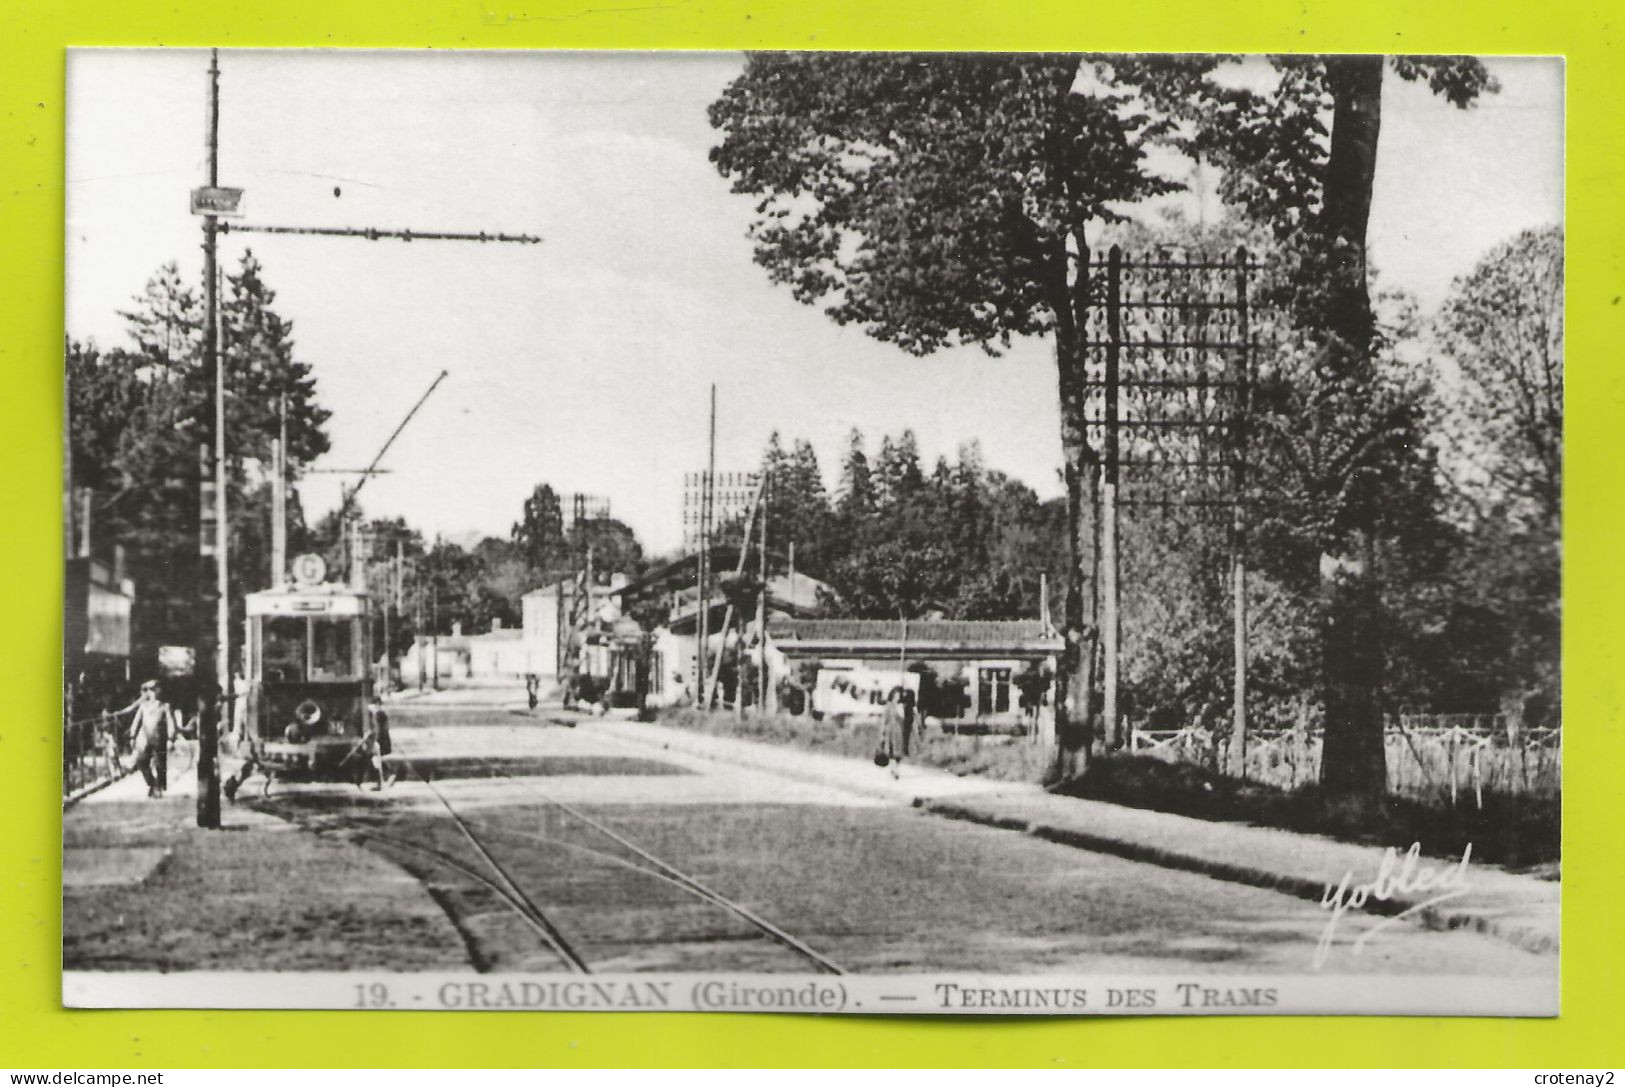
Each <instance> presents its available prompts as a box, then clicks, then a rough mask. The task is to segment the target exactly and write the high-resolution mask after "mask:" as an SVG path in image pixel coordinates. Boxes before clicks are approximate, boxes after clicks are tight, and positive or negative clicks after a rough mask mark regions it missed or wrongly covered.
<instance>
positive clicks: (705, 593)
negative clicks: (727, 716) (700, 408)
mask: <svg viewBox="0 0 1625 1087" xmlns="http://www.w3.org/2000/svg"><path fill="white" fill-rule="evenodd" d="M709 450H710V452H709V454H708V456H707V459H706V464H705V479H704V480H703V481H702V483H701V490H700V564H699V609H700V612H699V616H698V628H697V629H698V634H699V640H698V643H697V645H696V646H695V658H694V660H695V667H696V670H697V672H698V675H697V676H696V679H697V680H698V681H699V690H698V692H697V693H698V694H699V698H700V705H701V706H703V707H705V708H707V709H709V708H710V706H711V699H710V691H709V690H708V689H707V683H706V677H707V676H709V675H710V672H709V671H708V670H707V668H706V656H707V648H706V642H707V641H709V640H710V637H711V501H712V496H713V491H712V487H713V485H714V484H715V482H716V475H717V386H716V383H715V382H712V384H711V438H710V445H709Z"/></svg>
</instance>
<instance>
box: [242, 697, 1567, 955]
mask: <svg viewBox="0 0 1625 1087" xmlns="http://www.w3.org/2000/svg"><path fill="white" fill-rule="evenodd" d="M391 714H392V722H393V728H392V731H393V735H394V739H395V744H396V748H397V753H398V754H400V755H402V756H404V757H405V759H407V760H408V761H409V763H410V765H411V766H412V767H413V768H415V769H416V770H418V771H421V773H422V775H423V776H424V777H427V778H428V779H429V780H430V781H432V782H433V784H432V785H430V784H428V783H426V782H425V781H424V780H423V779H422V778H421V777H418V776H415V775H413V774H411V773H407V774H404V775H403V777H402V780H400V781H398V782H397V783H396V784H395V785H393V786H391V787H390V788H388V789H386V790H384V791H382V792H379V793H373V792H362V791H358V790H357V789H355V788H354V787H352V786H339V785H300V786H283V785H280V784H279V785H278V786H276V787H275V788H274V789H273V790H272V791H271V792H270V794H269V795H267V796H263V797H262V796H261V795H260V794H259V790H258V789H257V788H250V789H248V790H245V793H244V796H243V797H242V801H243V802H245V803H250V804H253V805H254V806H255V807H257V808H260V809H261V810H263V811H265V812H268V813H272V814H276V815H279V816H281V817H284V818H287V819H291V820H293V821H295V822H297V823H300V824H302V825H305V826H307V827H309V828H311V829H315V830H320V831H323V832H325V833H330V834H339V835H343V836H346V837H349V838H351V839H352V840H355V841H357V842H359V843H360V844H362V845H364V846H365V847H367V848H368V849H371V850H374V851H376V852H378V853H380V854H381V855H383V856H385V857H388V858H389V859H390V860H392V861H394V862H395V863H398V864H400V865H401V866H402V867H403V868H405V869H406V870H407V871H409V872H411V873H412V874H413V875H414V876H416V877H417V878H419V879H420V880H422V881H424V882H425V884H426V885H428V886H429V888H430V890H431V892H432V893H433V894H434V896H435V899H436V901H438V902H439V903H440V904H441V906H442V907H443V908H444V909H445V910H446V912H447V913H448V914H449V915H450V916H451V918H452V920H453V921H454V922H455V924H456V925H457V927H458V929H459V931H460V933H461V935H462V937H463V941H464V944H465V946H466V947H467V949H468V954H469V957H470V960H471V961H472V963H473V964H474V965H475V966H476V967H478V968H480V969H486V970H497V971H507V970H524V971H549V970H562V969H565V968H566V965H565V963H564V962H563V961H562V960H561V958H560V956H559V955H558V953H557V952H555V951H554V950H551V949H550V948H549V947H548V946H547V942H546V941H545V940H544V939H542V938H539V936H538V932H537V930H536V926H535V925H534V924H531V923H529V922H527V921H526V920H525V919H524V918H523V917H521V916H520V913H519V912H517V911H516V910H515V909H514V908H512V907H511V906H509V905H508V904H506V903H505V902H504V901H503V900H502V895H501V894H500V893H499V892H497V891H496V890H493V888H491V887H490V886H489V885H487V884H485V883H482V882H481V881H480V880H479V879H477V878H475V877H474V876H472V875H471V874H470V873H469V872H468V871H467V870H459V869H457V868H455V867H452V866H450V865H448V864H447V863H445V862H444V860H443V859H441V858H438V857H437V856H436V853H437V852H438V853H439V854H443V855H445V854H449V855H455V856H458V857H462V858H465V861H466V863H467V864H468V865H469V866H470V867H472V868H474V869H475V870H477V871H482V872H483V871H487V869H486V868H485V867H484V865H483V864H482V863H481V862H480V861H478V860H477V859H476V854H475V852H474V849H473V847H471V846H470V844H469V841H468V837H467V834H468V833H472V834H474V835H475V836H476V837H478V838H479V839H480V840H481V842H482V843H483V844H484V845H485V847H486V848H487V849H489V850H490V852H491V854H492V856H494V857H495V858H497V859H498V860H499V861H500V862H501V864H502V865H503V867H504V868H506V869H507V870H508V871H509V872H510V873H511V876H512V879H513V882H514V884H515V885H517V886H518V887H519V888H520V889H521V890H522V893H523V894H524V895H525V896H526V897H528V898H529V899H530V901H531V902H533V903H534V905H535V906H536V907H537V909H538V910H540V911H541V913H543V914H545V915H546V918H547V919H548V922H549V923H550V924H551V925H552V926H553V927H554V929H555V930H556V932H557V933H558V934H559V935H560V936H561V937H562V938H563V939H565V940H566V941H567V943H568V944H569V945H570V947H571V948H572V949H573V950H574V951H576V952H577V953H579V955H580V956H581V958H582V959H583V960H584V961H585V962H586V963H587V964H588V965H589V966H590V968H591V969H592V970H594V971H716V972H723V971H727V972H779V971H786V972H797V973H805V972H809V971H810V970H812V969H815V967H814V965H813V964H812V962H811V961H810V960H809V959H808V958H807V957H806V956H805V955H803V954H802V953H800V952H798V951H796V950H794V949H793V948H791V947H788V946H786V945H785V943H783V942H781V941H777V940H775V939H773V938H771V937H769V936H767V935H765V934H764V932H763V930H762V929H761V928H760V927H758V926H757V925H755V924H753V923H752V922H751V921H749V920H748V919H747V918H746V917H745V916H742V915H741V913H740V912H731V911H730V910H729V909H726V908H723V907H722V906H719V905H718V904H716V902H715V901H710V900H707V899H706V898H705V897H702V896H701V895H699V894H697V893H696V892H695V891H694V890H693V889H692V888H691V887H684V886H680V885H679V882H680V881H677V880H674V879H671V878H664V879H663V878H660V877H658V876H652V875H650V874H649V872H648V871H647V867H648V866H647V864H646V863H644V862H643V861H642V860H641V859H640V855H639V854H638V853H635V852H633V851H632V849H630V848H629V846H628V843H630V844H631V845H635V846H637V847H640V848H641V849H642V850H643V851H644V853H646V854H648V855H652V856H654V857H657V858H659V859H660V860H661V861H663V862H665V863H666V864H667V865H669V866H670V867H671V869H674V870H676V871H677V872H678V873H680V874H681V875H683V876H686V877H690V878H692V879H693V880H694V881H697V882H698V883H699V884H700V885H702V886H703V887H704V888H706V889H709V890H710V891H711V892H714V893H715V894H716V895H717V896H720V897H722V898H724V899H726V900H728V901H729V902H731V903H735V904H737V905H738V906H739V907H741V908H742V910H743V911H746V912H748V914H749V915H751V916H754V917H757V918H761V919H763V920H765V921H768V922H771V923H772V924H773V925H775V926H777V927H778V928H779V929H780V930H782V931H783V932H785V933H788V934H789V935H791V936H793V937H794V938H796V939H797V940H799V941H801V942H802V943H803V944H805V945H806V946H807V947H809V948H810V949H812V950H815V951H816V952H817V953H818V954H819V955H821V956H823V957H824V958H825V959H827V960H828V961H831V962H833V963H835V964H838V965H839V966H841V967H843V968H845V969H846V970H848V971H853V972H861V973H887V972H931V971H940V972H960V973H964V972H987V973H996V974H1023V973H1057V972H1082V971H1092V972H1122V973H1144V974H1167V973H1170V972H1181V973H1190V972H1192V971H1197V972H1203V971H1206V972H1219V973H1226V974H1237V973H1255V972H1257V973H1272V974H1278V973H1289V974H1301V973H1308V972H1309V970H1310V965H1309V964H1310V961H1311V958H1312V955H1313V951H1314V947H1315V943H1316V941H1317V940H1318V938H1319V935H1320V932H1321V929H1322V928H1323V926H1324V924H1325V920H1326V915H1325V913H1324V912H1323V911H1322V910H1321V909H1319V908H1318V906H1317V905H1316V904H1315V903H1312V902H1306V901H1303V900H1300V899H1296V898H1292V897H1289V896H1286V895H1282V894H1278V893H1276V892H1272V891H1268V890H1262V889H1257V888H1252V887H1246V886H1241V885H1237V884H1232V883H1225V882H1220V881H1217V880H1213V879H1209V878H1207V877H1204V876H1199V875H1194V874H1190V873H1185V872H1178V871H1172V870H1168V869H1164V868H1160V867H1157V866H1154V865H1149V864H1142V863H1136V862H1132V861H1127V860H1122V859H1119V858H1115V857H1110V856H1105V855H1101V854H1096V853H1091V852H1088V851H1084V850H1079V849H1075V848H1071V847H1068V846H1063V845H1058V844H1054V843H1050V842H1045V841H1042V840H1039V839H1035V838H1032V837H1028V836H1025V835H1021V834H1018V833H1014V832H1011V831H1005V830H998V829H994V828H989V827H984V826H979V825H972V824H968V823H963V822H957V821H953V820H948V819H943V818H940V817H937V816H933V815H930V814H927V813H924V812H922V811H919V810H917V809H915V808H913V807H911V806H909V805H907V804H905V803H902V802H898V801H892V800H886V799H881V798H877V797H876V796H874V795H871V794H869V793H866V792H859V791H854V790H850V789H844V788H836V787H832V786H828V785H820V784H809V783H806V782H804V781H799V780H791V779H788V778H785V777H781V776H778V775H776V774H771V773H767V772H763V771H760V770H751V769H743V768H740V767H738V766H735V765H727V764H721V763H715V762H711V761H708V760H706V759H703V758H699V757H696V756H692V755H686V754H680V753H676V752H673V751H668V750H664V749H662V748H661V746H660V744H659V741H658V735H659V732H658V730H656V729H654V728H652V727H651V729H650V735H651V737H652V739H651V740H650V741H649V742H642V741H640V740H633V739H628V738H627V737H626V736H625V735H618V734H616V732H617V731H619V732H624V731H625V730H612V729H609V728H605V727H603V725H602V722H600V721H598V720H596V719H594V718H588V717H582V716H578V715H573V714H566V713H563V712H562V711H559V710H548V709H546V708H544V709H543V710H542V711H540V712H539V713H538V714H537V715H534V716H532V715H529V714H526V713H524V712H523V711H514V710H509V709H505V708H502V707H496V706H493V707H489V708H484V707H425V706H418V707H413V706H411V705H409V704H406V705H401V706H398V707H395V708H393V709H392V710H391ZM875 773H876V774H880V773H882V771H880V770H878V769H877V770H875ZM448 806H449V808H450V809H452V810H455V811H456V812H458V813H459V815H460V816H461V818H462V819H463V821H464V824H465V826H466V827H467V828H468V829H467V831H465V830H464V829H462V828H460V827H459V825H458V823H457V822H456V821H455V820H454V819H453V818H452V817H451V816H450V815H449V814H448ZM588 819H590V820H592V821H593V822H596V823H597V824H599V826H598V827H595V826H593V825H591V824H590V823H589V822H587V820H588ZM606 831H608V832H613V834H614V835H616V836H617V838H618V839H619V840H617V839H616V838H611V837H610V836H609V834H607V833H606ZM1372 923H1373V922H1372V921H1371V920H1369V919H1367V918H1363V917H1345V918H1344V919H1343V921H1342V923H1341V926H1340V930H1339V931H1340V933H1341V939H1342V940H1344V941H1348V940H1352V939H1353V938H1354V937H1355V936H1356V935H1358V934H1359V933H1360V932H1361V931H1363V927H1364V926H1366V925H1369V924H1372ZM1550 969H1551V967H1550V963H1549V962H1548V961H1546V960H1545V959H1544V958H1542V957H1540V956H1536V955H1531V954H1528V953H1526V952H1523V951H1520V950H1517V949H1516V948H1513V947H1511V946H1508V945H1505V944H1502V943H1500V942H1498V941H1496V940H1493V939H1491V938H1489V937H1485V936H1480V935H1477V934H1473V933H1468V932H1448V933H1440V932H1430V931H1424V930H1422V929H1420V928H1414V927H1411V926H1409V925H1407V924H1403V923H1402V924H1395V925H1390V926H1389V927H1387V928H1386V929H1384V930H1383V932H1382V933H1380V934H1379V935H1377V936H1376V937H1374V938H1373V939H1372V940H1371V941H1370V942H1368V944H1367V945H1366V947H1365V949H1364V951H1363V953H1361V954H1358V955H1356V954H1353V953H1352V951H1350V950H1349V949H1348V948H1347V947H1346V946H1345V947H1341V948H1338V949H1336V950H1335V951H1334V954H1333V957H1332V960H1331V961H1330V962H1329V963H1328V965H1327V970H1329V971H1331V972H1334V973H1339V974H1342V973H1366V972H1371V973H1382V974H1407V973H1414V974H1481V975H1485V976H1488V977H1508V976H1525V975H1527V976H1545V975H1547V974H1549V972H1550Z"/></svg>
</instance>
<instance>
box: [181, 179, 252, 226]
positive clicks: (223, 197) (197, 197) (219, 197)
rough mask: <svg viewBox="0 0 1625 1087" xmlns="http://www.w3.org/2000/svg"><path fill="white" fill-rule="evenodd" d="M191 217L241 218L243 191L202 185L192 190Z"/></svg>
mask: <svg viewBox="0 0 1625 1087" xmlns="http://www.w3.org/2000/svg"><path fill="white" fill-rule="evenodd" d="M192 214H193V215H230V216H233V217H237V218H241V216H242V214H243V190H241V189H227V188H223V187H221V186H219V185H202V186H200V187H198V188H196V189H193V190H192Z"/></svg>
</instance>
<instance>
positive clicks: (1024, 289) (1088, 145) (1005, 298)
mask: <svg viewBox="0 0 1625 1087" xmlns="http://www.w3.org/2000/svg"><path fill="white" fill-rule="evenodd" d="M1080 67H1081V68H1083V69H1087V74H1088V75H1089V76H1090V78H1091V81H1092V82H1093V84H1094V86H1093V87H1092V88H1090V89H1087V90H1081V91H1076V92H1075V90H1074V88H1075V87H1076V86H1077V85H1078V83H1079V80H1080ZM1133 90H1134V88H1133V87H1132V86H1127V85H1121V84H1118V83H1116V82H1115V80H1114V77H1113V75H1112V72H1111V71H1110V69H1109V67H1108V66H1106V65H1103V64H1100V63H1097V62H1095V61H1080V59H1079V58H1077V57H1067V56H1043V55H1028V56H957V57H944V56H940V55H937V56H931V55H910V54H894V55H884V56H878V55H866V56H837V55H831V54H823V55H820V54H793V55H784V54H771V55H755V56H752V57H750V58H749V59H748V60H747V62H746V68H745V72H744V74H743V75H741V76H740V77H739V79H737V80H736V81H735V82H734V83H733V84H731V85H730V86H729V87H728V88H727V89H726V90H725V91H724V92H723V95H722V97H721V98H720V99H719V100H718V101H717V102H715V103H714V104H713V105H712V107H711V123H712V124H713V125H714V126H715V127H716V128H718V129H720V130H721V131H722V140H721V142H720V143H719V144H718V145H717V146H716V147H714V148H713V149H712V152H711V157H712V161H713V162H714V163H715V164H716V166H717V168H718V169H719V170H720V171H721V172H722V173H723V174H724V175H725V176H727V177H729V178H730V179H731V180H732V182H733V189H734V191H735V192H739V193H746V194H750V195H753V196H755V197H757V198H758V203H757V212H758V216H757V219H756V221H755V223H754V224H753V225H752V237H753V240H754V242H755V246H756V259H757V261H758V263H760V264H762V265H763V267H764V268H766V270H767V273H768V276H769V277H770V278H771V279H772V280H773V281H774V282H777V283H782V284H785V285H786V286H788V287H789V288H790V289H791V291H792V292H793V293H794V295H795V297H796V298H797V299H798V300H800V301H802V302H804V303H808V304H820V305H823V306H824V307H825V309H826V312H827V313H829V315H830V316H831V317H832V318H833V319H834V320H836V321H837V322H839V323H842V324H846V323H856V324H859V325H861V326H862V327H863V328H864V330H865V331H866V332H868V333H869V334H870V335H871V336H874V337H876V338H878V339H881V340H885V341H888V342H891V343H895V344H897V345H898V346H899V347H901V348H902V349H903V350H906V351H909V352H910V353H913V354H920V355H923V354H929V353H931V352H933V351H936V350H939V349H941V348H944V347H949V346H952V345H955V344H976V345H979V346H981V347H982V348H983V349H985V350H987V351H989V352H990V353H997V352H998V351H999V350H1000V349H1001V348H1003V347H1005V346H1008V345H1009V343H1010V342H1011V340H1012V338H1013V337H1016V336H1027V335H1040V334H1047V335H1049V336H1051V337H1052V339H1053V342H1054V345H1055V360H1056V375H1057V387H1058V390H1059V399H1060V405H1061V445H1062V451H1063V455H1064V458H1065V476H1066V485H1067V501H1068V522H1069V528H1070V546H1071V555H1072V558H1071V562H1070V565H1069V570H1068V573H1069V575H1070V576H1069V578H1068V583H1069V587H1070V591H1069V592H1068V595H1067V607H1066V611H1065V622H1064V625H1065V628H1066V634H1067V642H1068V649H1067V654H1066V660H1065V662H1064V664H1063V668H1064V670H1065V672H1066V675H1067V676H1068V677H1069V682H1068V683H1066V684H1065V685H1064V686H1063V688H1062V697H1061V698H1060V699H1059V701H1058V705H1057V711H1058V716H1059V718H1060V721H1061V725H1062V729H1063V733H1064V734H1065V735H1066V738H1067V740H1068V742H1069V743H1071V744H1073V745H1076V744H1078V743H1080V742H1082V740H1083V739H1084V738H1085V735H1084V733H1083V732H1082V731H1081V730H1079V729H1068V728H1067V726H1068V724H1069V723H1071V724H1076V725H1084V724H1085V716H1084V715H1086V714H1087V712H1088V707H1089V704H1090V699H1089V696H1088V688H1089V685H1090V680H1089V677H1088V675H1087V674H1086V669H1085V667H1084V664H1085V662H1086V661H1090V660H1093V657H1094V654H1093V653H1092V652H1089V651H1088V650H1087V649H1086V643H1087V642H1088V641H1089V640H1090V639H1091V638H1092V636H1093V635H1092V630H1091V629H1090V624H1089V623H1088V622H1087V621H1086V618H1087V617H1086V614H1085V600H1084V586H1086V585H1088V584H1091V583H1092V579H1091V577H1090V569H1089V564H1090V562H1091V561H1092V552H1093V548H1092V537H1091V535H1090V529H1089V527H1088V525H1089V514H1088V511H1089V509H1090V508H1091V506H1092V498H1091V495H1092V493H1093V488H1094V487H1095V486H1096V482H1097V480H1096V469H1097V466H1098V451H1096V450H1094V449H1092V448H1091V447H1090V446H1089V444H1088V442H1087V441H1086V439H1085V419H1084V384H1083V381H1084V353H1085V352H1084V341H1083V331H1082V330H1083V329H1084V327H1085V322H1086V318H1087V311H1088V306H1089V302H1088V289H1087V288H1088V276H1087V275H1084V274H1080V272H1081V271H1082V269H1083V267H1084V265H1083V260H1084V259H1086V257H1087V254H1088V252H1089V241H1090V239H1089V237H1088V229H1089V226H1090V224H1091V223H1097V224H1098V223H1103V222H1110V221H1113V220H1116V219H1118V218H1120V217H1121V215H1120V213H1119V212H1118V211H1117V210H1116V206H1117V205H1118V203H1119V202H1130V203H1131V202H1133V201H1136V200H1140V199H1142V198H1145V197H1149V196H1155V195H1158V194H1161V193H1166V192H1170V191H1173V190H1175V189H1176V188H1177V187H1178V186H1177V185H1176V184H1174V183H1173V182H1170V181H1168V180H1166V179H1164V178H1162V177H1159V176H1158V175H1156V174H1155V173H1154V172H1153V171H1152V170H1151V169H1150V167H1149V165H1148V163H1147V159H1146V156H1147V151H1148V149H1149V146H1150V144H1151V143H1152V142H1153V141H1155V140H1157V139H1159V138H1161V137H1164V136H1166V135H1168V134H1169V133H1170V131H1171V128H1170V126H1169V125H1168V124H1166V123H1164V122H1162V121H1160V120H1156V119H1153V118H1152V117H1150V116H1149V115H1148V114H1147V113H1145V112H1144V111H1142V110H1140V109H1138V108H1136V106H1135V105H1134V101H1133V98H1132V93H1131V92H1132V91H1133Z"/></svg>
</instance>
